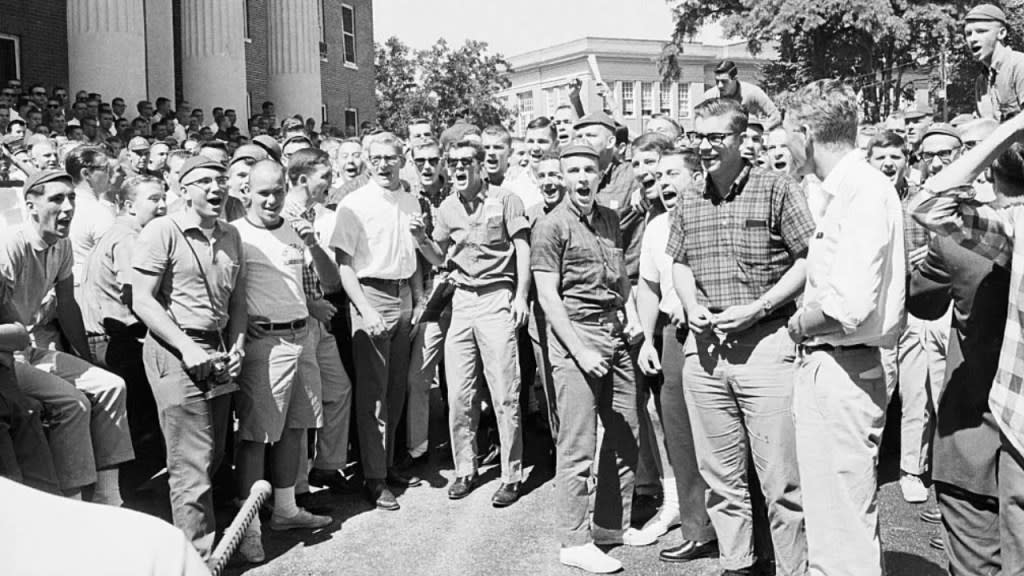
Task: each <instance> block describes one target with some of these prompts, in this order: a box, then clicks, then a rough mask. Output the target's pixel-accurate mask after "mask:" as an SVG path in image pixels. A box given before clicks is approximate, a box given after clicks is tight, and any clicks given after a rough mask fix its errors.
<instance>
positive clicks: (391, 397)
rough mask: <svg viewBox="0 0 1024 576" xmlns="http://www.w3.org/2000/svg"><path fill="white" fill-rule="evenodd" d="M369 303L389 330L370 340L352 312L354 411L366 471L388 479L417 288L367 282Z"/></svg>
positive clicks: (372, 476) (402, 402)
mask: <svg viewBox="0 0 1024 576" xmlns="http://www.w3.org/2000/svg"><path fill="white" fill-rule="evenodd" d="M363 293H364V294H365V295H366V301H367V302H368V303H369V304H370V306H371V307H372V308H373V309H374V310H376V311H377V314H380V316H381V317H382V318H383V319H384V325H385V326H386V327H387V332H386V333H385V334H384V335H383V336H380V337H378V338H371V337H370V335H369V333H367V331H366V324H365V322H364V321H363V318H362V316H360V315H359V313H358V312H357V311H356V310H354V309H353V310H352V351H353V355H354V357H355V365H356V378H355V379H356V380H358V382H359V383H358V384H357V385H356V386H355V410H356V423H357V425H358V427H359V451H360V454H361V455H362V462H363V475H364V476H365V477H366V478H367V479H368V480H383V479H384V478H385V477H386V475H387V471H388V468H389V467H390V466H391V465H392V464H393V463H394V458H395V436H396V434H395V432H396V430H397V429H398V421H399V419H400V418H401V417H402V408H403V407H404V405H405V393H406V386H407V380H406V379H407V378H408V371H409V351H410V339H409V335H410V332H411V330H412V292H411V291H410V289H409V285H408V283H403V284H401V285H399V284H398V283H383V282H380V283H379V282H376V281H363Z"/></svg>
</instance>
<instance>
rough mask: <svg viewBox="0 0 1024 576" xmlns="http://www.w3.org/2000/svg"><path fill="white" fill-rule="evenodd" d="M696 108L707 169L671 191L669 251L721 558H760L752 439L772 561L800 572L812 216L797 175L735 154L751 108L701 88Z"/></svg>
mask: <svg viewBox="0 0 1024 576" xmlns="http://www.w3.org/2000/svg"><path fill="white" fill-rule="evenodd" d="M694 114H695V123H694V127H695V129H696V135H695V140H696V142H697V143H698V145H699V148H698V151H699V153H700V158H701V164H702V165H703V167H704V169H705V171H706V177H705V179H704V186H703V188H702V189H700V190H695V191H693V192H692V193H686V194H682V195H681V197H680V198H679V204H678V206H677V208H676V211H675V213H676V217H675V218H674V220H673V222H672V226H671V230H670V234H669V240H668V246H667V248H666V252H667V253H668V254H669V255H670V256H672V257H673V259H674V261H675V264H674V265H673V285H674V287H675V289H676V292H677V293H678V295H679V299H680V301H681V302H682V304H683V307H684V309H685V310H686V316H687V319H688V322H689V327H690V332H691V334H690V338H689V339H688V340H687V342H686V345H685V354H686V362H685V363H684V365H683V380H684V381H685V382H686V389H685V394H686V406H687V410H688V411H689V414H690V422H691V425H692V427H693V439H694V448H695V452H696V455H697V461H698V463H699V464H700V470H701V475H702V476H703V477H704V480H705V481H706V482H707V483H708V487H709V489H710V496H709V497H708V514H709V516H710V517H711V522H712V523H713V524H714V526H715V532H716V533H717V534H718V546H719V551H720V554H721V556H720V558H719V562H720V563H721V565H722V568H724V569H726V573H728V574H748V573H749V571H750V570H751V569H752V567H753V565H754V564H755V562H756V561H757V559H756V558H755V555H754V538H753V522H752V521H751V517H752V510H751V504H750V488H749V486H748V484H747V478H748V474H747V472H748V471H747V463H748V451H749V452H750V453H751V454H752V455H753V458H752V460H753V462H754V465H755V466H756V468H757V477H758V478H759V479H760V482H761V489H762V491H763V493H764V497H765V501H766V503H767V506H768V517H769V520H770V524H771V534H772V542H773V544H774V547H775V562H776V569H777V570H778V573H779V574H784V575H785V574H789V575H800V574H803V573H804V572H805V571H806V569H807V543H806V536H805V533H804V525H803V506H802V503H801V497H800V476H799V473H798V472H797V462H796V446H795V437H794V432H793V415H792V412H791V404H792V398H793V378H794V376H795V360H796V347H795V346H794V345H793V343H792V342H790V341H789V337H788V335H787V333H786V322H787V320H788V319H789V317H790V315H792V314H793V312H794V310H795V309H796V307H795V306H794V304H793V300H794V299H795V298H796V296H797V295H799V294H800V291H801V290H802V289H803V283H804V276H805V264H804V258H805V257H806V255H807V244H808V240H809V239H810V236H811V234H812V233H813V231H814V222H813V220H812V218H811V213H810V210H809V209H808V207H807V202H806V200H805V198H804V194H803V192H802V191H801V190H800V188H799V187H798V185H797V184H796V183H795V182H794V181H793V180H791V179H790V178H788V177H786V176H784V175H780V174H778V173H775V172H771V171H768V170H765V169H763V168H760V167H757V166H755V165H752V164H751V163H750V162H749V161H747V160H745V159H744V158H743V153H742V150H741V148H742V145H743V138H744V135H745V131H746V128H747V114H746V112H745V111H744V110H743V108H742V107H741V106H740V103H739V102H737V101H736V100H733V99H729V98H715V99H711V100H705V101H704V102H702V103H700V104H699V105H697V107H696V108H695V109H694ZM694 550H695V553H696V552H697V551H699V550H700V548H699V547H698V548H695V549H694ZM730 571H731V572H730Z"/></svg>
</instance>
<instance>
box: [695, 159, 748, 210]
mask: <svg viewBox="0 0 1024 576" xmlns="http://www.w3.org/2000/svg"><path fill="white" fill-rule="evenodd" d="M751 168H752V166H751V164H750V163H749V162H747V161H746V160H744V161H743V169H742V170H740V173H739V174H738V175H737V176H736V178H735V179H734V180H733V181H732V184H731V185H730V186H729V193H728V194H726V195H725V196H719V195H718V194H717V193H716V192H715V183H714V181H713V180H712V179H711V177H710V176H707V177H705V178H704V194H703V196H704V198H707V199H709V200H711V201H713V202H720V201H725V200H732V198H733V197H735V196H736V195H738V194H739V193H740V192H742V191H743V187H744V186H746V185H747V181H748V180H750V170H751Z"/></svg>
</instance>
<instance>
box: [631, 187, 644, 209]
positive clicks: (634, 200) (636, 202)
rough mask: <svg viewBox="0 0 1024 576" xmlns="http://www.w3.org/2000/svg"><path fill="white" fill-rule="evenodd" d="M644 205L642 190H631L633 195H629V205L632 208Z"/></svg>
mask: <svg viewBox="0 0 1024 576" xmlns="http://www.w3.org/2000/svg"><path fill="white" fill-rule="evenodd" d="M643 203H644V191H643V188H642V187H641V188H637V189H636V190H633V193H632V194H630V195H629V205H630V207H632V208H634V209H635V208H639V207H640V206H641V205H642V204H643Z"/></svg>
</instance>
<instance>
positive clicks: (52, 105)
mask: <svg viewBox="0 0 1024 576" xmlns="http://www.w3.org/2000/svg"><path fill="white" fill-rule="evenodd" d="M46 107H47V108H60V104H47V105H46Z"/></svg>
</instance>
